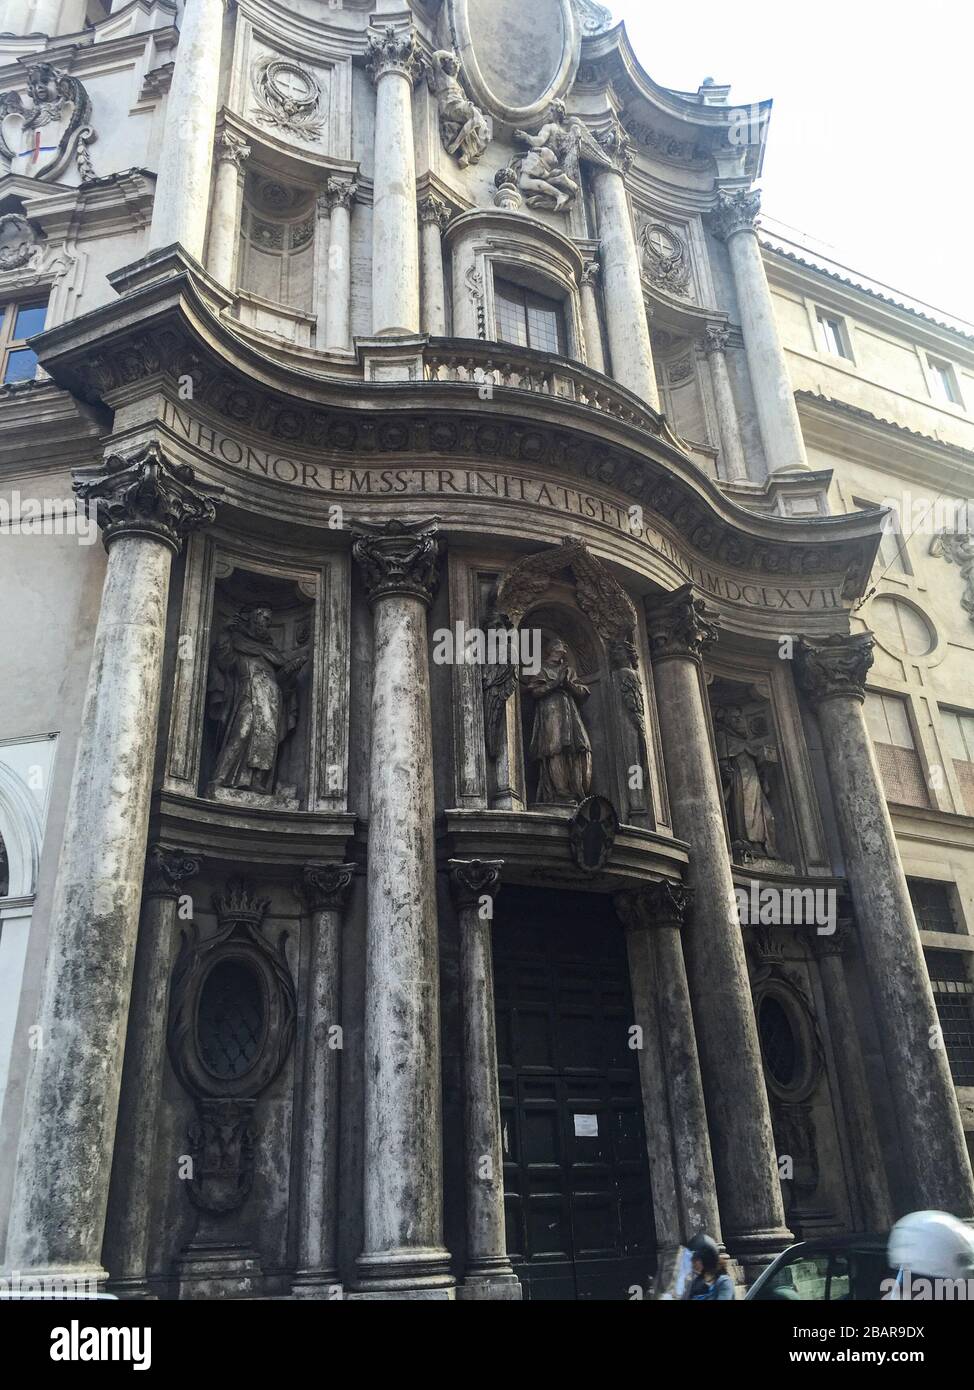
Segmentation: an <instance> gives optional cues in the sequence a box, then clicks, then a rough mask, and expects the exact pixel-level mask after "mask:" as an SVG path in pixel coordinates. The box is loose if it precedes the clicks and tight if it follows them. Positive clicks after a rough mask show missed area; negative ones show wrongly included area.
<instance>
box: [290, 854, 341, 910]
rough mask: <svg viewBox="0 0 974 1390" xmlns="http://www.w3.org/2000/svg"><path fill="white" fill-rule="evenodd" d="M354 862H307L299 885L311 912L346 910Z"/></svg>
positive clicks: (300, 894)
mask: <svg viewBox="0 0 974 1390" xmlns="http://www.w3.org/2000/svg"><path fill="white" fill-rule="evenodd" d="M354 878H355V865H354V864H306V865H305V866H304V871H303V873H302V875H301V880H300V882H299V884H298V887H297V892H298V895H299V897H301V898H302V899H303V900H304V901H305V902H306V903H307V905H308V910H309V911H310V912H344V910H345V904H346V902H347V901H348V893H349V889H350V888H351V886H352V881H353V880H354Z"/></svg>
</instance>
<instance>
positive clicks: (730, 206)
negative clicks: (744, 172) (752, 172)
mask: <svg viewBox="0 0 974 1390" xmlns="http://www.w3.org/2000/svg"><path fill="white" fill-rule="evenodd" d="M760 214H761V193H760V190H759V189H757V188H721V189H718V191H717V206H716V207H715V208H714V210H713V211H712V212H711V214H710V225H711V227H712V228H713V231H714V235H715V236H717V237H719V238H720V240H721V241H727V240H728V239H729V238H730V237H732V236H733V235H734V234H735V232H755V231H756V230H757V227H756V223H757V219H758V217H759V216H760Z"/></svg>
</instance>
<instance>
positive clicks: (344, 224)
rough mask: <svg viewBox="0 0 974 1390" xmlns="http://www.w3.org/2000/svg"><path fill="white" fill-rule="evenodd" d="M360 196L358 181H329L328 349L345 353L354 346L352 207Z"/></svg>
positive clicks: (326, 338) (326, 300)
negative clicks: (352, 324)
mask: <svg viewBox="0 0 974 1390" xmlns="http://www.w3.org/2000/svg"><path fill="white" fill-rule="evenodd" d="M357 196H358V183H357V181H356V180H355V179H351V178H337V177H335V176H332V177H331V178H330V179H329V180H328V184H327V187H326V191H325V199H326V201H327V204H328V210H329V213H330V224H329V227H330V229H329V237H328V271H327V277H326V281H327V287H326V291H325V343H324V346H325V347H326V348H331V349H333V350H335V351H341V352H345V351H348V349H349V348H350V347H351V345H352V340H351V319H352V207H353V205H354V203H355V199H356V197H357Z"/></svg>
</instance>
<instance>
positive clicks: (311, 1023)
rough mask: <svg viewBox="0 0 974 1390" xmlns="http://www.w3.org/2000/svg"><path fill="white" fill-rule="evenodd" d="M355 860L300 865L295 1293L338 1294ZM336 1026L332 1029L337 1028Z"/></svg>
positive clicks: (305, 1295)
mask: <svg viewBox="0 0 974 1390" xmlns="http://www.w3.org/2000/svg"><path fill="white" fill-rule="evenodd" d="M354 877H355V865H354V864H307V865H305V869H304V873H303V874H302V877H301V881H300V883H299V884H298V889H297V891H298V893H299V895H300V896H301V897H302V898H303V899H304V902H305V903H306V905H307V907H308V910H309V912H310V914H311V942H310V949H309V953H308V995H307V1004H306V1008H305V1021H304V1073H303V1087H302V1091H303V1099H302V1107H301V1130H300V1135H301V1139H300V1150H299V1155H300V1156H299V1160H298V1164H299V1166H298V1192H297V1198H298V1254H297V1270H296V1272H295V1275H294V1281H293V1283H292V1286H291V1291H292V1293H293V1294H294V1296H295V1298H313V1299H333V1298H338V1297H340V1295H341V1280H340V1278H339V1273H338V1115H339V1078H340V1069H341V1046H340V1041H341V1032H340V1030H341V1016H342V999H341V978H342V916H343V913H344V911H345V904H346V901H347V899H348V892H349V889H350V888H351V886H352V881H353V879H354ZM336 1030H338V1031H336Z"/></svg>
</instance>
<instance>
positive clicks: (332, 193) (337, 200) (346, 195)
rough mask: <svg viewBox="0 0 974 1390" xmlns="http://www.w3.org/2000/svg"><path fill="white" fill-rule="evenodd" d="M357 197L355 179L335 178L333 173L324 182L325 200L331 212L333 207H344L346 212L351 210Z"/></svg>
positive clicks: (356, 182)
mask: <svg viewBox="0 0 974 1390" xmlns="http://www.w3.org/2000/svg"><path fill="white" fill-rule="evenodd" d="M357 197H358V181H357V180H356V179H342V178H336V177H335V176H334V175H333V176H332V177H331V178H329V180H328V182H327V183H326V184H325V200H326V202H327V203H328V207H329V209H330V210H331V211H332V212H334V210H335V208H344V209H345V211H346V212H351V210H352V204H353V203H354V202H355V199H356V198H357Z"/></svg>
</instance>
